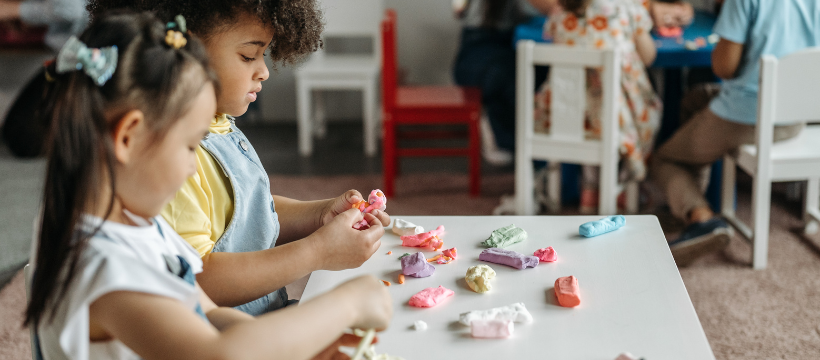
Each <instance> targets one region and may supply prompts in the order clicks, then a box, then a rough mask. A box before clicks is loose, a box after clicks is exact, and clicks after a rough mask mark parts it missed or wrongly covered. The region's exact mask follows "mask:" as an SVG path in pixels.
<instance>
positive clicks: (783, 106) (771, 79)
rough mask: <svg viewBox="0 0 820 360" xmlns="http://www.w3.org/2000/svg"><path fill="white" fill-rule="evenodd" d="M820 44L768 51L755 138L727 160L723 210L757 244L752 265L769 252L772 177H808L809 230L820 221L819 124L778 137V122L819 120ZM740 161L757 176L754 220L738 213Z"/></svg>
mask: <svg viewBox="0 0 820 360" xmlns="http://www.w3.org/2000/svg"><path fill="white" fill-rule="evenodd" d="M817 94H820V48H811V49H806V50H802V51H799V52H796V53H793V54H790V55H787V56H784V57H782V58H780V59H777V58H775V57H774V56H771V55H766V56H763V58H762V59H761V66H760V91H759V93H758V114H757V129H756V143H755V144H754V145H744V146H741V147H740V148H739V149H738V151H737V153H736V154H731V155H727V156H725V157H724V160H723V186H722V196H721V198H722V206H721V209H722V214H723V216H724V218H726V220H727V221H728V222H729V223H730V224H731V225H732V226H733V227H734V228H735V229H737V230H738V232H740V233H741V234H742V235H743V237H745V238H746V239H747V240H750V241H751V242H752V245H753V255H752V266H753V267H754V268H755V269H765V268H766V265H767V264H766V263H767V258H768V252H769V215H770V210H771V189H772V183H773V182H778V181H802V180H808V189H807V191H806V208H805V217H806V220H807V225H806V232H808V233H811V232H816V231H817V222H818V221H820V207H818V205H820V126H808V127H806V128H805V129H804V130H803V131H802V132H801V133H800V135H798V136H797V137H795V138H793V139H789V140H786V141H782V142H778V143H774V142H773V137H774V126H775V125H783V124H791V123H797V122H811V121H815V122H816V121H818V120H820V106H818V105H817V96H818V95H817ZM736 167H739V168H740V169H741V170H743V171H745V172H746V173H748V174H750V175H751V176H752V177H753V179H754V180H753V185H752V224H751V225H746V224H745V223H743V222H742V221H740V220H738V219H737V217H736V216H735V171H736Z"/></svg>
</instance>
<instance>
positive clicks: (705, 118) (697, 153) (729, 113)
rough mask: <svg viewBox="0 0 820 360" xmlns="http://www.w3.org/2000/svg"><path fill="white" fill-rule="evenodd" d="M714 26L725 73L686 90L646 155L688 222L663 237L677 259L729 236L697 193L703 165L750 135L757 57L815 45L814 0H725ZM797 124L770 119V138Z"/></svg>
mask: <svg viewBox="0 0 820 360" xmlns="http://www.w3.org/2000/svg"><path fill="white" fill-rule="evenodd" d="M714 32H715V34H717V35H719V36H720V41H719V42H718V43H717V44H716V45H715V49H714V50H713V52H712V70H713V71H714V73H715V75H717V76H718V77H720V78H722V79H723V80H724V81H723V82H722V83H721V84H720V85H719V88H718V87H714V91H712V90H711V89H709V88H707V87H701V88H696V89H693V90H692V91H691V92H690V93H689V94H687V95H686V96H685V97H684V99H683V103H682V105H683V106H682V107H683V110H685V111H686V113H688V114H691V116H689V118H682V119H681V121H683V122H684V123H683V125H682V126H681V127H680V128H679V129H678V130H677V131H676V132H675V134H673V135H672V137H671V138H670V139H669V140H668V141H666V142H665V143H664V144H663V145H662V146H660V147H659V148H658V150H657V152H656V153H655V157H654V159H653V161H652V177H653V179H654V180H655V181H656V182H657V183H658V185H659V186H660V188H661V189H662V190H663V191H664V192H665V193H666V196H667V200H668V202H669V207H670V209H671V210H672V214H673V215H674V216H675V217H677V218H679V219H681V220H683V221H685V222H686V223H687V224H688V226H687V227H686V228H685V229H684V230H683V232H682V233H681V235H680V237H679V238H678V239H676V240H674V241H672V242H671V243H670V244H669V246H670V249H671V250H672V256H673V257H674V258H675V262H676V263H677V264H678V266H686V265H688V264H689V263H691V262H692V261H694V260H695V259H697V258H698V257H700V256H702V255H705V254H709V253H712V252H715V251H720V250H722V249H723V248H725V247H726V246H727V245H728V244H729V241H730V237H729V231H728V224H726V222H724V221H723V220H722V219H720V218H719V217H718V216H716V215H715V213H714V212H713V211H712V209H711V208H710V206H709V203H708V202H707V201H706V199H705V198H704V196H703V189H705V187H702V185H703V184H705V179H708V168H709V167H710V166H711V164H712V163H713V162H715V161H717V160H718V159H720V158H722V157H723V155H724V154H726V153H729V152H730V151H734V150H736V149H737V148H738V147H739V146H740V145H743V144H753V143H754V142H755V124H756V123H757V109H758V102H757V97H758V90H759V81H760V58H761V56H763V55H773V56H775V57H782V56H785V55H788V54H790V53H793V52H795V51H798V50H801V49H805V48H808V47H813V46H818V45H820V2H818V1H816V0H789V1H770V0H726V1H723V7H722V8H721V12H720V15H719V16H718V20H717V23H715V28H714ZM697 105H700V106H697ZM687 108H689V109H687ZM802 128H803V124H792V125H781V126H775V129H774V141H781V140H786V139H790V138H793V137H795V136H797V135H798V134H799V133H800V131H801V130H802Z"/></svg>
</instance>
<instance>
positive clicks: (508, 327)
mask: <svg viewBox="0 0 820 360" xmlns="http://www.w3.org/2000/svg"><path fill="white" fill-rule="evenodd" d="M513 330H514V325H513V322H512V320H473V321H471V322H470V332H471V333H472V335H473V337H474V338H484V339H504V338H508V337H510V335H512V333H513Z"/></svg>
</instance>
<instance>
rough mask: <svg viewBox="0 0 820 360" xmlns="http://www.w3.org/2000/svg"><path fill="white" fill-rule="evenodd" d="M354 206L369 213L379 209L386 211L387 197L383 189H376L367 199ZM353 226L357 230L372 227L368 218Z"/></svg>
mask: <svg viewBox="0 0 820 360" xmlns="http://www.w3.org/2000/svg"><path fill="white" fill-rule="evenodd" d="M353 208H354V209H356V208H358V209H359V211H361V212H362V214H368V213H370V212H372V211H373V210H377V209H378V210H381V211H384V210H385V209H387V197H386V196H384V193H383V192H382V191H381V190H379V189H376V190H373V191H371V192H370V196H368V197H367V201H364V200H362V201H359V202H358V203H356V204H354V205H353ZM353 228H354V229H356V230H367V229H369V228H370V224H368V223H367V221H366V220H364V219H362V220H361V221H359V222H357V223H355V224H353Z"/></svg>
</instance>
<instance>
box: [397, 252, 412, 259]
mask: <svg viewBox="0 0 820 360" xmlns="http://www.w3.org/2000/svg"><path fill="white" fill-rule="evenodd" d="M407 255H410V253H404V255H402V256H399V260H401V258H403V257H405V256H407Z"/></svg>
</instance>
